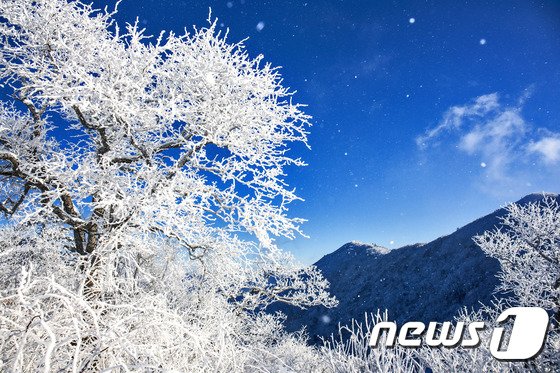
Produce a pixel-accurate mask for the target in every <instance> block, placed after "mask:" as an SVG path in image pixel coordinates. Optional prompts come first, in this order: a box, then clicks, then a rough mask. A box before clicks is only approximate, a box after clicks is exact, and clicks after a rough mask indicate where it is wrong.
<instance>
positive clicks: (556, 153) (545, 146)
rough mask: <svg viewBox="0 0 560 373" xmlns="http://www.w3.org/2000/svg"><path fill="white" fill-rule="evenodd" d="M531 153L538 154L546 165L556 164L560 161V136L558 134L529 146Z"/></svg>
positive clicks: (528, 149)
mask: <svg viewBox="0 0 560 373" xmlns="http://www.w3.org/2000/svg"><path fill="white" fill-rule="evenodd" d="M527 151H528V152H529V153H536V154H538V155H539V156H540V157H542V160H543V161H544V162H545V163H548V164H554V163H556V162H558V161H560V136H559V135H558V134H555V135H551V136H548V137H543V138H542V139H540V140H538V141H533V142H531V143H530V144H529V145H528V146H527Z"/></svg>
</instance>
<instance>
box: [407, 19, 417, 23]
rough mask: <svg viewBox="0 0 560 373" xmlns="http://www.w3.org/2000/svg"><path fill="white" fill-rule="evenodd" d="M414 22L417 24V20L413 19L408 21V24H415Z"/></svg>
mask: <svg viewBox="0 0 560 373" xmlns="http://www.w3.org/2000/svg"><path fill="white" fill-rule="evenodd" d="M414 22H416V19H414V18H412V17H411V18H410V19H409V20H408V23H410V24H413V23H414Z"/></svg>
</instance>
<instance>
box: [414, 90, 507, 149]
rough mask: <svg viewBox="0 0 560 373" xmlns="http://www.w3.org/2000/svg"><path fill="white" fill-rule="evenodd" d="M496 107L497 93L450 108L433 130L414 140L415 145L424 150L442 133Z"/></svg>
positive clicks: (459, 126) (458, 127)
mask: <svg viewBox="0 0 560 373" xmlns="http://www.w3.org/2000/svg"><path fill="white" fill-rule="evenodd" d="M498 107H499V103H498V94H497V93H491V94H488V95H483V96H480V97H477V98H476V99H475V100H474V102H473V104H471V105H465V106H452V107H451V108H449V109H448V110H447V111H446V112H445V114H444V115H443V119H442V121H441V122H440V123H439V124H438V125H437V126H436V127H435V128H432V129H429V130H427V131H426V133H425V134H424V135H422V136H418V137H417V138H416V144H417V145H418V146H420V147H422V148H425V147H426V146H428V143H429V142H430V141H432V140H433V139H435V138H437V137H438V136H440V135H441V134H442V133H445V132H447V131H450V130H456V129H460V128H461V127H462V125H463V122H464V119H465V118H473V117H483V116H485V115H486V114H488V113H489V112H491V111H493V110H495V109H497V108H498Z"/></svg>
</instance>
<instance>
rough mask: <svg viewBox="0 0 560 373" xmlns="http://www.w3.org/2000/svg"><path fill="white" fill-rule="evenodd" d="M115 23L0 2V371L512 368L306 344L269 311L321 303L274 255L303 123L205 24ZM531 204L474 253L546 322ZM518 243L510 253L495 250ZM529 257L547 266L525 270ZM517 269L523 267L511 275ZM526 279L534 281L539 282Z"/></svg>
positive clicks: (549, 294) (354, 333)
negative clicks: (176, 29)
mask: <svg viewBox="0 0 560 373" xmlns="http://www.w3.org/2000/svg"><path fill="white" fill-rule="evenodd" d="M115 13H116V9H115V10H114V11H109V10H105V11H98V10H94V9H92V7H91V6H90V5H86V4H83V3H81V2H78V1H66V0H33V1H32V0H2V1H0V43H1V51H0V82H1V84H2V91H3V93H4V94H5V95H7V96H6V97H9V99H6V100H4V101H3V102H2V104H1V105H0V186H1V187H0V211H1V213H2V215H3V220H2V224H1V226H0V242H1V243H2V245H1V247H0V371H6V372H38V371H44V372H51V371H52V372H66V371H69V372H87V371H91V372H97V371H115V372H117V371H118V372H121V371H122V372H125V371H138V372H147V371H187V372H202V371H209V372H219V371H222V372H232V371H262V372H267V371H270V372H277V371H324V372H330V371H337V372H351V371H385V372H396V371H402V372H405V371H407V372H408V371H421V370H422V369H423V367H424V366H431V367H433V368H434V369H435V370H440V371H449V369H450V367H451V368H452V369H458V370H463V369H462V366H463V365H464V364H469V365H464V366H471V367H484V369H483V370H487V369H486V368H488V369H494V368H495V369H502V368H503V367H504V366H507V368H508V369H509V368H510V367H513V368H515V367H517V366H519V367H520V368H519V369H522V368H523V367H526V365H519V364H518V365H511V364H506V365H499V363H498V362H496V361H495V360H493V359H492V358H491V357H489V356H488V354H486V353H485V351H486V350H485V349H484V347H482V348H481V349H480V351H479V352H477V350H470V351H461V350H457V351H453V350H425V349H422V350H419V351H415V350H406V349H402V348H399V347H397V348H393V349H385V348H378V349H371V348H369V347H368V346H367V341H368V337H367V336H368V331H369V330H370V328H371V326H372V323H373V322H376V321H379V320H381V319H383V318H382V317H381V316H380V315H378V316H376V317H374V319H373V320H366V323H365V324H358V323H357V324H355V325H352V326H350V327H349V328H347V329H344V328H343V331H344V330H350V333H351V338H349V339H344V340H338V339H335V340H332V341H327V342H325V345H324V346H323V347H320V348H316V347H310V346H308V345H307V344H306V340H305V336H304V335H303V334H289V333H286V332H285V331H284V330H283V327H282V316H281V315H268V314H266V313H264V312H263V309H264V308H265V307H266V306H267V305H269V304H271V303H273V302H286V303H290V304H293V305H296V306H299V307H310V306H314V305H325V306H327V307H333V306H336V300H335V299H334V298H333V297H331V296H330V295H329V294H328V292H327V290H328V283H327V281H326V280H325V279H324V278H323V277H322V276H321V274H320V272H319V271H318V270H317V269H316V268H314V267H307V268H302V267H300V266H299V265H297V263H295V261H294V260H293V258H292V257H291V256H290V255H289V254H288V253H285V252H283V251H281V250H279V249H278V248H277V247H276V246H275V245H274V237H279V236H284V237H288V238H291V237H293V236H294V235H295V234H299V233H300V228H299V226H300V224H301V223H302V220H301V219H296V218H290V217H288V216H287V209H288V205H289V204H290V203H291V202H292V201H294V200H297V199H298V197H297V195H296V194H295V193H294V190H293V189H291V188H290V187H289V186H288V185H287V184H286V182H285V181H284V176H285V173H286V171H287V169H288V168H289V167H291V166H302V165H304V162H303V161H302V160H300V159H298V158H293V157H291V156H290V154H289V152H288V146H289V145H290V144H292V143H294V142H301V143H303V144H307V142H306V136H307V129H308V126H309V123H308V121H309V117H308V116H307V115H306V114H305V113H303V112H302V111H301V107H300V106H299V105H297V104H294V103H293V102H292V92H290V91H289V90H288V89H286V88H285V87H283V86H282V85H281V80H280V75H279V73H278V71H277V70H276V69H275V68H273V67H271V65H269V64H265V63H263V61H262V57H260V56H259V57H257V58H255V59H251V58H249V56H248V55H247V53H246V52H245V50H244V48H243V45H242V44H229V43H228V42H227V41H226V38H225V36H224V35H220V33H219V32H217V30H216V29H215V23H210V25H209V26H208V27H206V28H201V29H197V30H195V31H194V32H193V33H185V34H184V35H175V34H173V33H169V34H166V35H165V34H163V33H162V34H161V35H159V36H157V37H155V38H149V37H147V36H146V35H145V34H144V31H143V30H142V29H140V28H139V27H138V25H137V24H130V25H126V27H124V28H123V29H121V28H119V25H118V24H117V23H116V22H115V20H114V15H115ZM529 207H530V208H531V209H533V210H525V209H526V208H525V207H511V211H510V212H511V218H510V220H506V223H508V224H509V225H510V226H512V227H513V228H514V229H513V230H512V231H508V232H505V231H504V232H495V233H488V234H487V235H484V236H482V237H480V238H478V242H479V244H480V245H481V246H482V247H483V249H485V250H486V251H487V252H488V253H489V254H490V255H494V256H496V257H498V258H499V259H500V260H502V259H503V260H502V265H503V269H504V271H503V284H504V286H505V287H508V288H509V289H519V291H517V290H514V293H515V296H516V299H517V301H518V302H519V303H520V304H525V303H527V304H532V305H541V306H543V307H545V308H547V309H549V310H555V311H557V310H558V284H557V281H558V280H557V279H558V258H559V256H558V239H559V236H560V234H559V228H558V221H559V219H558V216H559V209H558V205H557V204H556V202H552V201H548V205H545V206H544V207H543V206H540V205H539V206H537V205H534V206H533V205H531V206H529ZM546 214H548V215H546ZM544 216H548V217H547V218H544ZM541 217H543V218H542V219H541ZM523 219H528V220H523ZM517 222H520V223H519V226H516V225H515V224H516V223H517ZM547 224H548V225H547ZM517 228H519V229H517ZM533 228H534V229H536V230H535V231H534V232H533V231H532V230H531V229H533ZM239 232H242V233H249V234H251V235H252V236H253V237H254V238H255V240H243V239H241V238H240V237H239V235H238V233H239ZM512 232H519V235H518V236H511V234H513V233H512ZM533 233H534V234H535V235H537V236H538V237H539V240H537V241H534V240H533V238H534V237H537V236H526V235H527V234H533ZM500 234H503V235H506V236H507V237H511V241H507V240H505V239H504V237H505V236H504V237H501V236H499V235H500ZM526 237H527V245H528V246H527V247H526V248H525V249H524V251H523V253H524V255H520V256H516V255H515V253H513V254H512V252H511V247H514V246H509V245H508V246H507V247H506V246H500V245H501V244H502V243H503V242H505V243H511V244H515V245H517V244H518V243H519V242H518V241H515V240H525V238H526ZM541 239H543V240H544V241H543V240H541ZM547 240H548V241H547ZM531 245H534V246H531ZM527 252H530V253H533V252H535V253H541V254H544V255H533V256H531V257H530V259H531V260H530V261H528V260H526V261H525V262H523V260H525V259H528V258H529V256H528V255H526V253H527ZM512 255H513V256H512ZM518 257H519V258H520V259H519V260H520V261H521V262H522V263H526V264H527V267H526V268H522V266H520V264H519V263H516V265H514V266H511V267H508V263H509V261H510V260H511V258H518ZM546 258H548V259H546ZM516 260H517V259H516ZM536 263H540V264H538V265H537V264H536ZM519 268H522V269H521V270H520V269H519ZM529 270H532V271H542V276H539V281H538V282H535V281H532V280H531V277H530V276H529V277H527V273H529V272H527V271H529ZM515 271H520V272H515ZM537 273H541V272H537ZM545 274H546V275H545ZM523 275H524V276H525V277H523ZM520 276H521V277H520ZM520 278H524V280H523V281H520ZM554 281H556V282H554ZM529 293H530V294H533V297H532V298H531V297H529V296H528V295H527V294H529ZM372 306H373V305H372ZM489 312H491V311H489ZM464 317H486V315H482V314H480V315H471V314H465V315H464ZM547 343H548V344H547V348H546V349H545V352H544V353H543V354H542V355H541V357H540V358H539V359H538V360H536V361H535V362H533V363H531V364H538V366H539V367H541V368H542V367H546V366H552V365H550V364H555V363H557V360H555V359H557V358H555V355H554V348H557V344H558V337H557V331H556V329H554V330H552V331H551V334H550V338H549V339H548V342H547ZM555 346H556V347H555ZM547 364H548V365H547ZM535 366H537V365H535ZM473 369H474V368H473Z"/></svg>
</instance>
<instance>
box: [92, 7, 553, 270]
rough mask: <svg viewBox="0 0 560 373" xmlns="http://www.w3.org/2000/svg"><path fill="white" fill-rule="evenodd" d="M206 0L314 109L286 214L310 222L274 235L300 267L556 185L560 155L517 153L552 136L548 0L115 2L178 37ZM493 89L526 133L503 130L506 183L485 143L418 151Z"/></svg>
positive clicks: (461, 220)
mask: <svg viewBox="0 0 560 373" xmlns="http://www.w3.org/2000/svg"><path fill="white" fill-rule="evenodd" d="M94 4H95V5H96V6H99V7H101V6H104V5H105V4H111V2H103V1H96V2H94ZM209 7H211V8H212V15H213V16H214V17H217V18H218V24H220V27H222V28H223V29H225V28H230V33H229V38H230V40H231V41H233V42H237V41H239V40H241V39H244V38H246V37H249V39H248V40H247V41H246V43H245V44H246V46H247V49H248V51H249V53H250V54H251V55H253V56H256V55H257V54H260V53H262V54H264V56H265V60H266V61H269V62H271V63H272V64H273V65H276V66H282V69H281V72H282V75H283V77H284V81H285V84H286V85H288V86H290V87H292V88H293V89H294V90H297V91H298V93H297V95H296V100H297V101H298V102H301V103H305V104H308V105H309V107H308V108H307V110H306V111H307V113H309V114H311V115H312V116H313V123H314V126H313V128H311V135H310V144H311V147H312V150H311V151H307V150H305V149H301V148H300V147H295V149H294V155H297V156H301V157H303V158H304V159H305V160H306V161H307V162H308V163H309V166H308V167H305V168H302V169H294V170H290V175H289V181H290V184H291V185H292V186H294V187H296V188H297V189H298V190H299V193H300V195H301V196H302V197H303V198H305V200H306V201H305V202H301V203H300V202H298V203H295V204H293V205H292V209H291V212H290V213H291V215H292V216H298V217H303V218H306V219H308V220H309V222H308V223H306V224H305V225H304V230H305V232H306V233H307V234H308V235H310V236H311V238H309V239H305V238H300V239H297V240H295V241H292V242H290V241H288V240H284V239H280V240H279V241H278V243H279V244H280V246H282V247H285V248H287V249H289V250H292V251H293V252H294V254H295V255H296V256H297V257H298V258H299V259H300V260H301V261H303V262H306V263H311V262H313V261H315V260H317V259H319V258H320V257H321V256H322V255H324V254H326V253H328V252H331V251H333V250H335V249H336V248H338V247H339V246H341V245H342V244H343V243H345V242H347V241H350V240H360V241H364V242H375V243H378V244H380V245H383V246H387V247H399V246H402V245H404V244H408V243H414V242H426V241H430V240H432V239H434V238H436V237H438V236H441V235H443V234H447V233H451V232H453V231H454V230H455V229H456V228H457V227H460V226H462V225H464V224H466V223H468V222H470V221H472V220H474V219H476V218H478V217H480V216H482V215H484V214H486V213H489V212H491V211H493V210H494V209H496V208H498V207H500V206H501V205H503V204H504V203H505V202H508V201H515V200H517V199H519V198H521V197H522V196H523V195H525V194H527V193H530V192H539V191H545V190H546V191H551V192H558V191H560V178H559V177H560V172H559V170H560V162H544V161H542V159H540V160H539V159H538V158H537V157H536V156H535V157H530V156H529V155H526V154H525V153H523V152H524V150H523V149H527V146H528V144H529V143H530V141H532V140H535V141H536V140H538V139H539V138H540V137H542V136H545V135H551V136H552V135H556V134H558V133H560V121H559V118H560V2H559V1H526V0H513V1H334V0H333V1H311V0H307V1H306V0H302V1H255V0H244V1H242V0H232V1H228V0H221V1H176V0H172V1H167V0H159V1H152V0H150V1H133V0H125V1H123V2H122V3H121V5H120V8H119V9H120V11H119V14H118V16H117V19H118V21H119V23H124V22H125V21H128V22H133V21H134V19H135V17H136V16H138V18H139V21H140V22H141V23H142V24H143V25H144V26H145V27H146V28H147V31H148V32H149V33H152V34H155V35H157V34H158V33H159V30H161V29H165V30H174V31H176V32H178V33H180V32H182V30H183V28H184V27H187V29H189V30H191V29H192V25H198V26H204V25H206V19H207V17H208V9H209ZM411 18H414V20H411ZM412 21H413V22H412ZM490 93H497V94H498V96H499V100H500V105H502V106H503V108H508V107H515V108H518V113H519V115H520V116H521V117H522V118H523V120H524V125H525V126H526V128H527V129H528V130H527V131H530V134H526V135H523V136H525V137H523V136H522V135H519V136H518V137H519V138H515V136H514V137H510V138H508V141H510V142H511V144H506V145H507V147H508V149H510V150H508V156H509V157H510V158H511V164H509V165H508V166H507V167H506V168H505V169H504V173H505V175H502V176H503V179H500V180H495V179H492V177H491V176H489V170H488V168H486V167H482V166H481V165H483V164H484V165H486V164H489V165H490V164H492V160H491V159H485V158H484V157H485V156H486V157H487V156H488V149H486V151H487V152H486V153H484V152H476V151H475V152H474V153H471V154H468V153H466V152H464V151H461V150H460V149H459V148H458V145H457V144H458V141H459V137H460V136H461V133H459V132H457V133H453V132H450V133H449V134H448V136H447V137H444V138H441V139H438V140H440V141H438V143H439V146H433V147H432V146H430V147H428V148H427V149H421V148H419V147H418V146H417V144H416V142H415V139H416V138H417V137H418V136H421V135H422V134H423V133H425V131H426V130H427V129H429V128H434V127H435V126H437V125H438V124H439V123H441V121H442V118H443V117H444V115H445V113H446V111H447V110H448V109H449V108H450V107H452V106H457V105H458V106H463V105H470V104H472V103H473V100H474V99H475V98H476V97H479V96H481V95H486V94H490ZM523 97H526V99H525V100H524V103H523V104H519V103H518V101H519V100H520V99H521V98H523ZM477 120H479V121H480V122H481V123H482V124H483V122H484V119H483V118H477ZM477 124H478V122H477V123H474V122H473V123H471V124H470V125H472V126H476V125H477ZM465 126H466V125H465ZM510 145H511V147H510ZM510 151H511V153H510Z"/></svg>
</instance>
